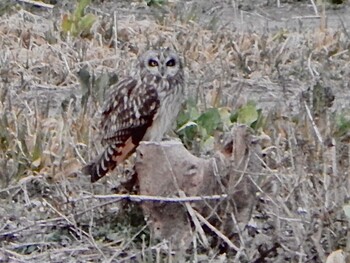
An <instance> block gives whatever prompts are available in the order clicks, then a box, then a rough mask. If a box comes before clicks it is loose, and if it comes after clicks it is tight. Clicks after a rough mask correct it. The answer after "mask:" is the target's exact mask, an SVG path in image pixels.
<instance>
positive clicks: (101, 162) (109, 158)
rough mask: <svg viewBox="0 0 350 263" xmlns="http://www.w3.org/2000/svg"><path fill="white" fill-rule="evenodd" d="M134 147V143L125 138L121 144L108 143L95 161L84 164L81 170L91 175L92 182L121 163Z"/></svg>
mask: <svg viewBox="0 0 350 263" xmlns="http://www.w3.org/2000/svg"><path fill="white" fill-rule="evenodd" d="M135 148H136V145H134V144H133V143H132V141H131V140H127V141H126V143H123V144H120V143H119V144H112V145H109V146H108V147H107V148H106V149H105V150H104V152H103V153H102V154H101V155H100V156H99V157H98V158H97V160H96V161H94V162H92V163H90V164H88V165H86V166H84V167H83V168H82V172H83V173H84V174H86V175H91V182H92V183H94V182H96V181H97V180H99V179H101V178H102V177H103V176H105V175H106V174H107V173H108V172H110V171H112V170H114V169H115V168H116V167H117V165H118V164H120V163H122V162H123V161H124V160H125V159H126V158H128V157H129V156H130V155H131V154H132V153H133V152H134V151H135Z"/></svg>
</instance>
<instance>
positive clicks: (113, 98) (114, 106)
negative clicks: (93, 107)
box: [82, 78, 159, 182]
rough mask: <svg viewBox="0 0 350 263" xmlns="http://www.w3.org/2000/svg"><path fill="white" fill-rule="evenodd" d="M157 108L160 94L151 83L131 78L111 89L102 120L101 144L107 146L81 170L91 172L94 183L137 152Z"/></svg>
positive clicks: (86, 172)
mask: <svg viewBox="0 0 350 263" xmlns="http://www.w3.org/2000/svg"><path fill="white" fill-rule="evenodd" d="M151 83H152V82H151ZM158 108H159V99H158V93H157V90H156V89H155V87H154V86H153V85H152V84H149V83H142V82H141V81H140V82H138V81H136V80H135V79H132V78H129V79H125V80H122V81H121V82H120V83H118V84H117V86H115V87H112V88H111V92H110V93H109V96H108V99H107V101H106V103H105V105H104V107H103V110H102V120H101V130H102V132H103V138H102V143H103V144H105V145H107V147H106V149H105V150H104V151H103V152H102V154H101V155H100V156H99V157H98V158H97V160H96V161H94V162H92V163H90V164H88V165H86V166H85V167H83V169H82V171H83V173H85V174H89V175H91V182H96V181H97V180H99V179H100V178H102V177H103V176H105V175H106V174H107V173H108V172H109V171H111V170H113V169H114V168H115V167H116V166H117V165H118V164H120V163H121V162H123V161H124V160H125V159H126V158H127V157H128V156H129V155H130V154H132V153H133V152H134V150H135V148H136V147H137V146H138V145H139V143H140V141H141V140H142V138H143V137H144V135H145V133H146V131H147V129H148V128H149V127H150V126H151V125H152V122H153V119H154V117H155V116H156V114H157V111H158Z"/></svg>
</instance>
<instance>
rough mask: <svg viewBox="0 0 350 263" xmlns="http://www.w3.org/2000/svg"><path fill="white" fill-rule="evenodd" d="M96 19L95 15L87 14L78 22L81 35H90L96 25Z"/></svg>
mask: <svg viewBox="0 0 350 263" xmlns="http://www.w3.org/2000/svg"><path fill="white" fill-rule="evenodd" d="M95 21H96V17H95V16H94V15H93V14H87V15H85V16H83V17H82V18H81V19H80V20H79V21H78V29H79V34H81V33H82V34H88V33H89V32H90V29H91V27H92V25H93V24H94V23H95Z"/></svg>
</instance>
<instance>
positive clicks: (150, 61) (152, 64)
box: [148, 59, 158, 67]
mask: <svg viewBox="0 0 350 263" xmlns="http://www.w3.org/2000/svg"><path fill="white" fill-rule="evenodd" d="M148 65H149V66H150V67H158V62H157V61H155V60H154V59H150V60H149V61H148Z"/></svg>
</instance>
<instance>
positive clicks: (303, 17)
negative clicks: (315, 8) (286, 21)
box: [292, 15, 321, 19]
mask: <svg viewBox="0 0 350 263" xmlns="http://www.w3.org/2000/svg"><path fill="white" fill-rule="evenodd" d="M315 18H317V19H320V18H321V16H319V15H316V16H293V17H292V19H315Z"/></svg>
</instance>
